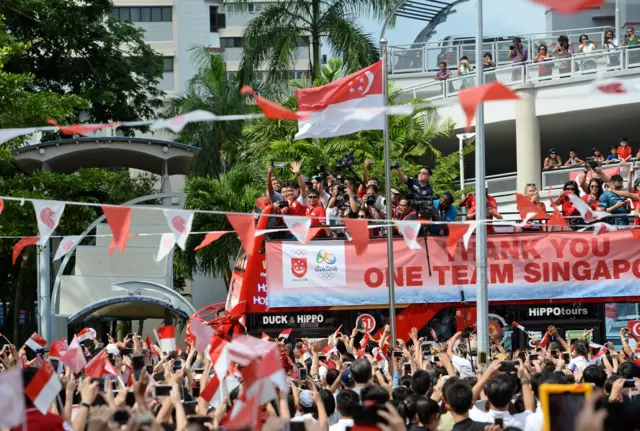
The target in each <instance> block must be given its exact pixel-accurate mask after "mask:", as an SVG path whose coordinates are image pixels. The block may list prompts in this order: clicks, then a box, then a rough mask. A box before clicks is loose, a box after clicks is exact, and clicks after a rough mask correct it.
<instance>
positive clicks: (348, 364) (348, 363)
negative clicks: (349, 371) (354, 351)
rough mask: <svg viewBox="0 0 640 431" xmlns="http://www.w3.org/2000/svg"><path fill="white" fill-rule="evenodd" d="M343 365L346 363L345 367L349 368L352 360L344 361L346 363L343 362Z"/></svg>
mask: <svg viewBox="0 0 640 431" xmlns="http://www.w3.org/2000/svg"><path fill="white" fill-rule="evenodd" d="M342 365H344V366H345V367H347V368H349V367H351V362H350V361H347V362H345V363H344V364H342Z"/></svg>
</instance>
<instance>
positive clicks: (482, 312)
mask: <svg viewBox="0 0 640 431" xmlns="http://www.w3.org/2000/svg"><path fill="white" fill-rule="evenodd" d="M483 41H484V35H483V28H482V0H476V61H475V63H476V64H475V66H476V85H477V86H481V85H484V71H483V69H482V63H483V53H482V45H483ZM475 144H476V208H477V212H476V220H486V219H487V194H486V190H485V148H484V104H483V103H482V102H481V103H479V104H478V110H477V111H476V142H475ZM476 268H477V271H478V276H477V279H476V310H477V316H476V319H477V329H478V332H477V339H478V341H477V342H478V352H477V356H478V361H479V362H480V363H483V364H486V363H487V361H486V358H487V352H488V351H489V291H488V285H487V224H486V223H483V222H481V223H478V225H477V226H476Z"/></svg>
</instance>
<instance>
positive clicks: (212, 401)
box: [200, 374, 240, 408]
mask: <svg viewBox="0 0 640 431" xmlns="http://www.w3.org/2000/svg"><path fill="white" fill-rule="evenodd" d="M239 385H240V382H239V381H238V379H237V378H236V377H235V376H231V375H229V376H227V377H225V378H224V379H223V380H222V383H220V379H218V376H216V375H215V374H214V375H213V376H212V377H211V379H209V383H207V386H205V388H204V390H203V391H202V392H200V398H202V399H203V400H205V401H206V402H207V403H209V405H210V406H211V407H214V408H215V407H218V406H219V405H220V404H221V403H222V402H223V401H224V399H225V398H226V397H228V396H229V394H230V393H231V391H233V390H234V389H235V388H237V387H238V386H239Z"/></svg>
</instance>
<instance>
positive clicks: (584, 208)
mask: <svg viewBox="0 0 640 431" xmlns="http://www.w3.org/2000/svg"><path fill="white" fill-rule="evenodd" d="M566 196H567V197H568V198H569V200H570V201H571V203H572V204H573V206H574V207H576V209H577V210H578V212H580V216H581V217H582V219H583V220H584V221H585V223H593V222H595V221H597V220H600V219H602V218H605V217H611V214H609V213H608V212H606V211H594V210H593V209H591V207H590V206H589V204H588V203H586V202H585V201H583V200H582V199H580V198H579V197H578V196H577V195H574V194H573V193H567V195H566Z"/></svg>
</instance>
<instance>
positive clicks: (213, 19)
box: [209, 6, 220, 33]
mask: <svg viewBox="0 0 640 431" xmlns="http://www.w3.org/2000/svg"><path fill="white" fill-rule="evenodd" d="M219 28H220V27H218V6H209V31H210V32H211V33H217V32H218V29H219Z"/></svg>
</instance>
